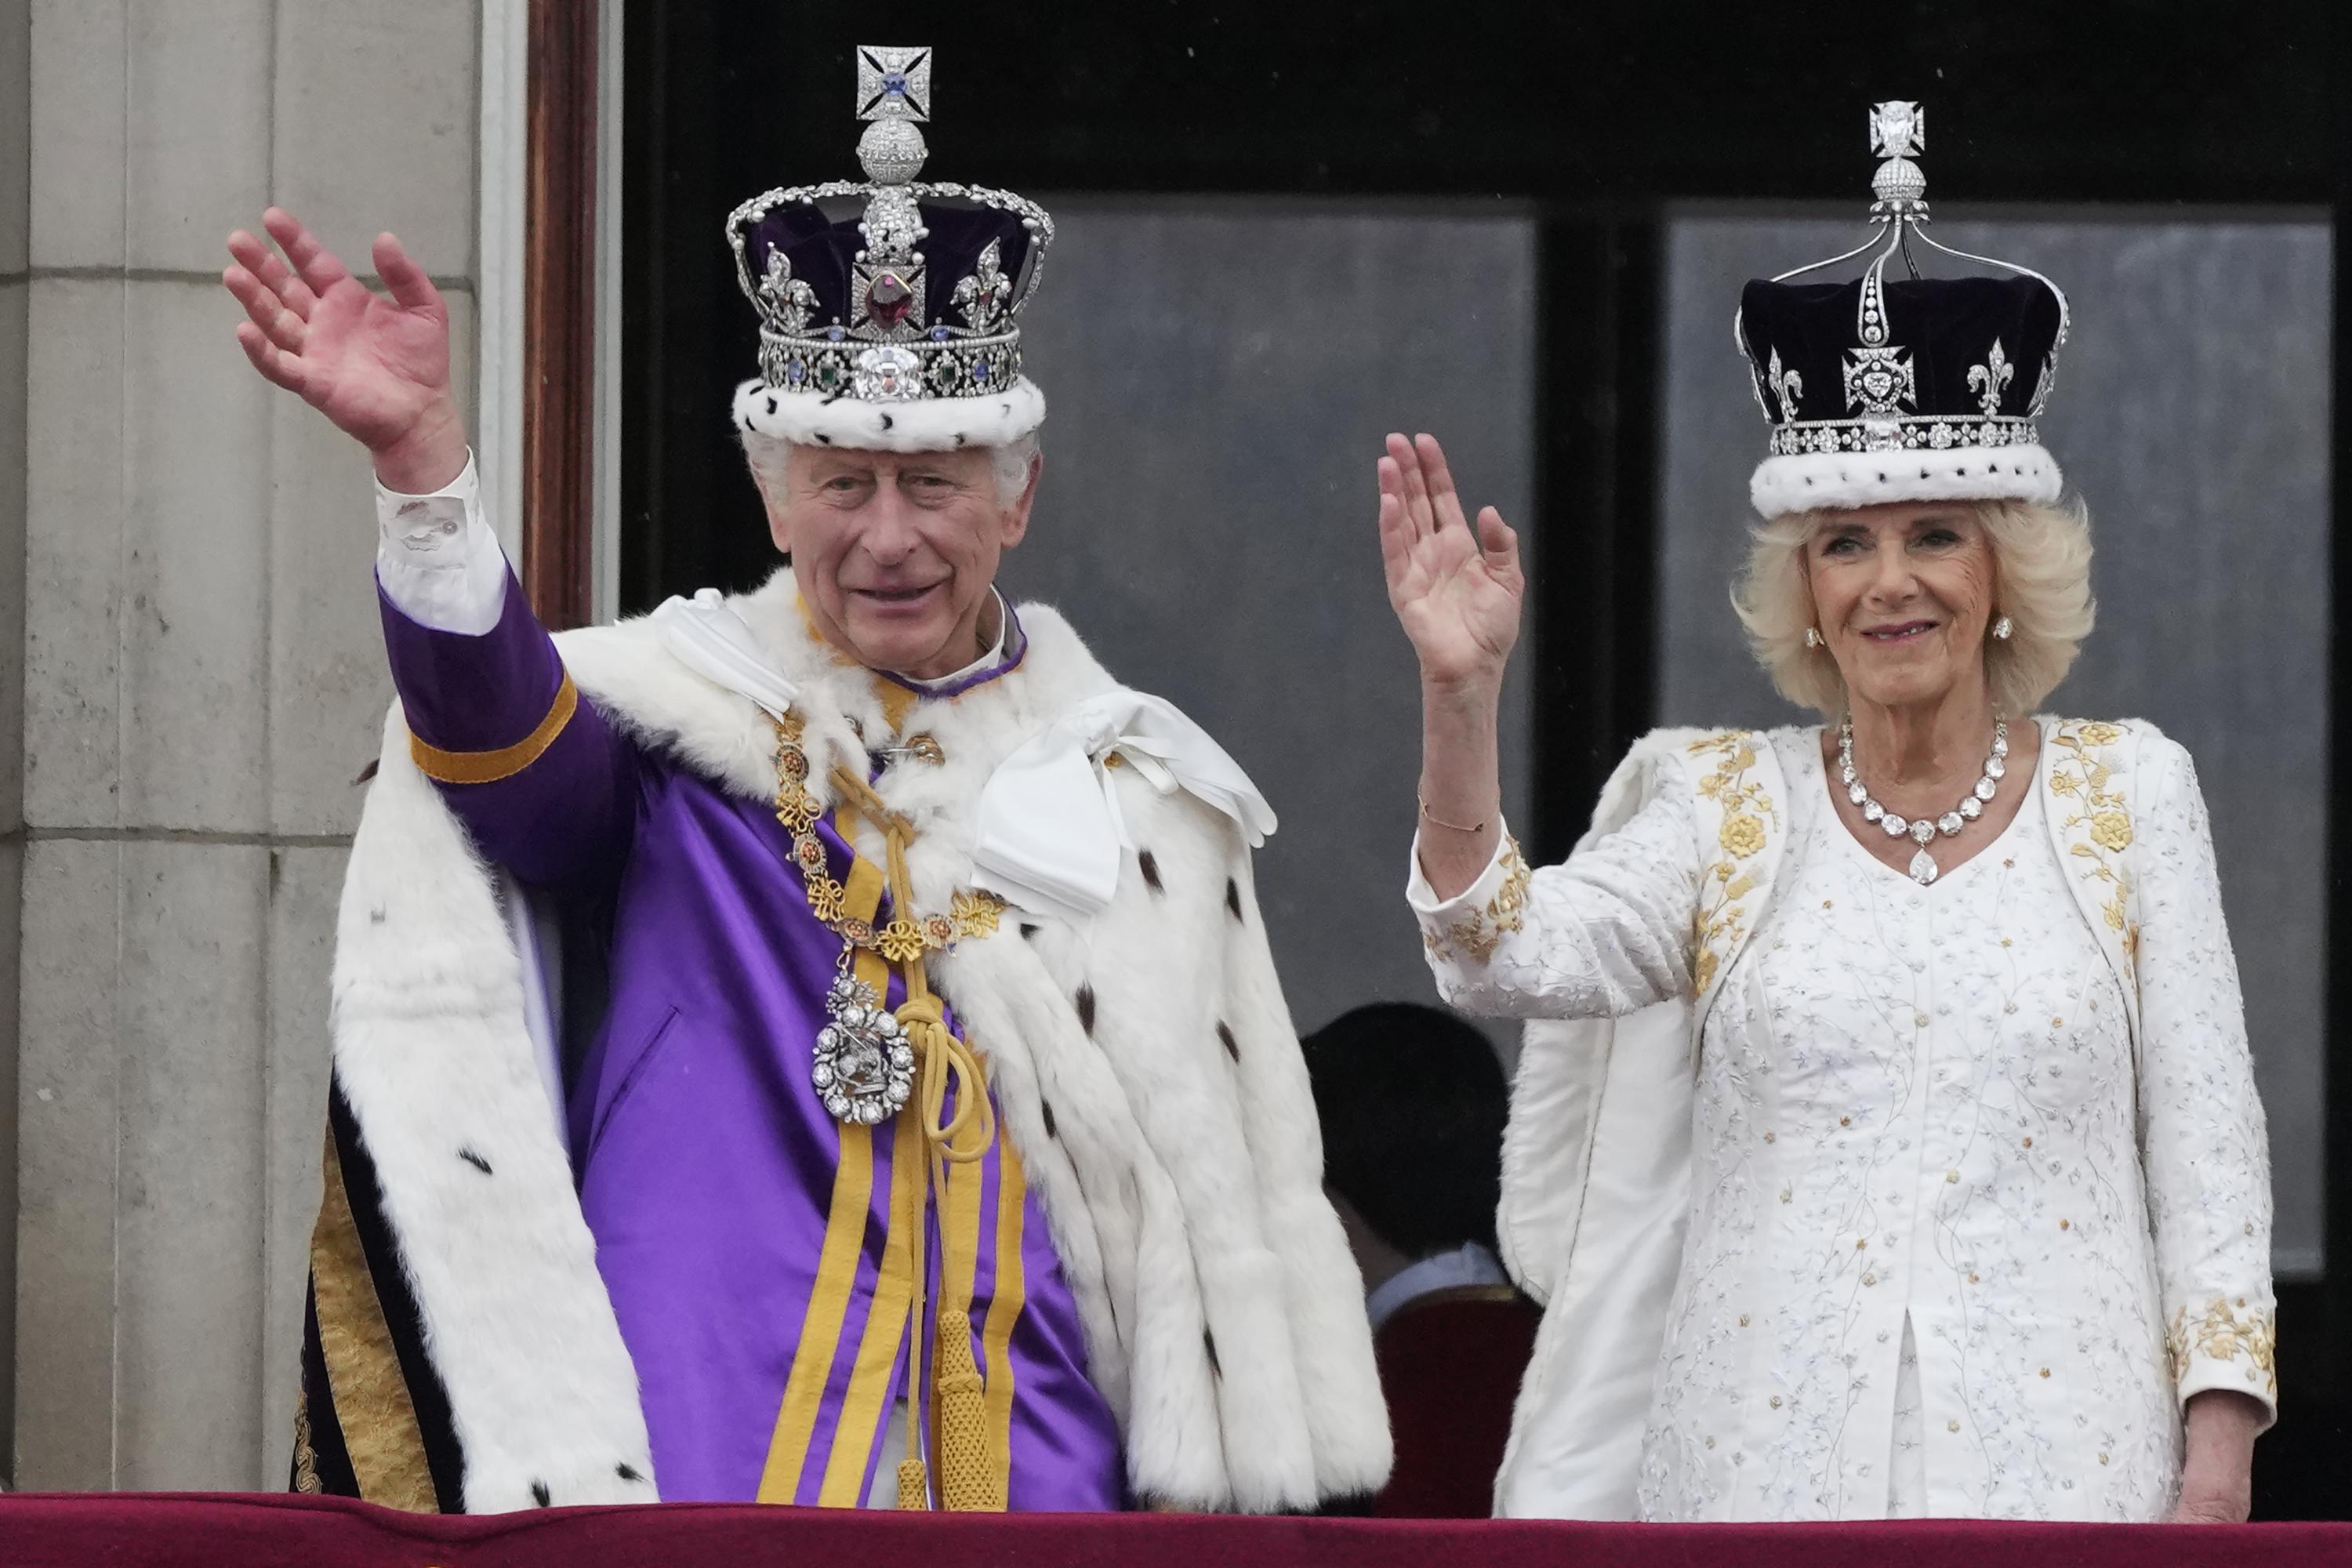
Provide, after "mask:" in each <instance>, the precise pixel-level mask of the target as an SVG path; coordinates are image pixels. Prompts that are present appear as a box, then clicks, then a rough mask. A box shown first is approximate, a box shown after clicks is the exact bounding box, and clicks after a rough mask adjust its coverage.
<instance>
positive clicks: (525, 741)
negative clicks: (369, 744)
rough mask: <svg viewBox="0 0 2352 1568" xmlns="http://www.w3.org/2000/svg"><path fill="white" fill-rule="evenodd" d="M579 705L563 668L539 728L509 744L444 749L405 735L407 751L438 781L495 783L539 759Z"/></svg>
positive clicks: (419, 767) (419, 769) (421, 769)
mask: <svg viewBox="0 0 2352 1568" xmlns="http://www.w3.org/2000/svg"><path fill="white" fill-rule="evenodd" d="M579 708H580V689H579V688H578V687H576V686H574V685H572V672H571V671H570V670H568V669H567V670H565V671H564V672H563V683H562V685H561V686H558V687H557V688H556V689H555V700H554V701H553V702H551V703H550V704H549V705H548V710H547V717H546V718H544V719H541V721H539V728H538V729H536V730H533V731H531V732H530V734H528V735H525V736H524V737H523V738H522V739H521V740H520V741H517V742H515V743H514V744H513V745H511V746H500V747H499V748H498V750H496V751H493V752H445V751H443V750H442V749H441V748H440V747H438V746H432V745H427V744H425V742H423V741H421V740H419V739H417V738H416V737H415V735H411V736H409V737H408V754H409V755H410V756H412V757H414V758H415V759H416V769H417V772H419V773H423V774H424V775H425V777H426V778H428V779H432V780H434V781H435V782H436V783H438V784H496V783H498V782H499V780H500V779H505V778H512V777H513V776H514V775H515V774H517V773H520V772H522V771H523V769H525V768H527V767H529V766H530V764H531V763H535V762H537V761H539V759H540V757H541V755H542V754H543V753H544V752H546V750H547V748H548V747H550V746H551V745H553V744H555V738H556V737H557V736H558V735H561V734H562V733H563V727H564V726H565V725H566V724H569V723H571V722H572V714H573V713H575V712H577V711H578V710H579Z"/></svg>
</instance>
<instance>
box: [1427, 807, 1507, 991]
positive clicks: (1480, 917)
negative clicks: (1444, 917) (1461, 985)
mask: <svg viewBox="0 0 2352 1568" xmlns="http://www.w3.org/2000/svg"><path fill="white" fill-rule="evenodd" d="M1530 875H1532V873H1530V872H1529V871H1528V862H1527V859H1526V858H1525V857H1524V856H1522V855H1521V854H1520V853H1519V841H1518V840H1517V839H1516V838H1512V837H1508V836H1505V837H1504V839H1503V885H1502V886H1501V887H1499V888H1497V889H1495V896H1494V897H1493V898H1492V899H1490V900H1487V901H1486V908H1485V909H1483V910H1471V911H1470V913H1469V914H1468V915H1467V916H1465V917H1464V918H1463V919H1461V920H1458V921H1454V923H1453V924H1452V925H1451V926H1448V927H1447V928H1446V929H1445V931H1444V932H1442V933H1440V932H1436V931H1432V932H1430V933H1428V935H1427V936H1426V937H1424V938H1423V940H1424V941H1425V942H1427V943H1428V945H1429V951H1430V952H1434V953H1437V954H1438V955H1440V956H1441V957H1442V956H1444V954H1445V952H1446V950H1447V949H1448V948H1459V949H1460V950H1461V951H1462V952H1465V953H1467V954H1468V955H1469V956H1470V957H1472V958H1474V959H1475V960H1476V961H1477V962H1479V963H1486V961H1487V960H1488V959H1490V958H1492V957H1494V956H1495V949H1496V948H1497V947H1500V946H1501V945H1502V943H1503V939H1504V938H1505V937H1507V936H1508V935H1510V934H1511V933H1512V932H1513V931H1517V930H1518V929H1519V928H1520V926H1521V925H1522V924H1524V923H1525V921H1526V919H1527V903H1528V878H1529V876H1530Z"/></svg>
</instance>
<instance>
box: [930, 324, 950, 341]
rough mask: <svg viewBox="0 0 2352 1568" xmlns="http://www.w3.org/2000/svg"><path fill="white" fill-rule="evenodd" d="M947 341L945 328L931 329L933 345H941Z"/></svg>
mask: <svg viewBox="0 0 2352 1568" xmlns="http://www.w3.org/2000/svg"><path fill="white" fill-rule="evenodd" d="M947 341H948V330H947V329H946V328H945V327H933V328H932V329H931V342H935V343H943V342H947Z"/></svg>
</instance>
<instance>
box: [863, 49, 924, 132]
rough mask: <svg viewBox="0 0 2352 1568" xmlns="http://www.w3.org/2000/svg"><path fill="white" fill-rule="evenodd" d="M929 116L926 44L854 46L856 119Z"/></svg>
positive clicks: (907, 118) (902, 118) (922, 118)
mask: <svg viewBox="0 0 2352 1568" xmlns="http://www.w3.org/2000/svg"><path fill="white" fill-rule="evenodd" d="M930 117H931V51H930V49H929V47H927V46H921V45H918V46H917V47H913V48H904V49H894V48H885V47H882V46H881V45H879V44H860V45H859V46H858V47H857V118H858V119H860V120H916V121H924V120H929V119H930Z"/></svg>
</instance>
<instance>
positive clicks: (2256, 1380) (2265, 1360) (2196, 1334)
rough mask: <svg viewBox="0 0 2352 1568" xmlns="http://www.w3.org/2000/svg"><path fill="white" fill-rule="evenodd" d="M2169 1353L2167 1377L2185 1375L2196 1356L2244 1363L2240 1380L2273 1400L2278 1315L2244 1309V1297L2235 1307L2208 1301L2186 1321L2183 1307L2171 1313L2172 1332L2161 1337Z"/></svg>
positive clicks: (2220, 1299)
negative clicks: (2169, 1366)
mask: <svg viewBox="0 0 2352 1568" xmlns="http://www.w3.org/2000/svg"><path fill="white" fill-rule="evenodd" d="M2165 1340H2166V1348H2167V1349H2168V1351H2170V1352H2171V1355H2172V1374H2173V1376H2174V1377H2175V1378H2176V1379H2185V1378H2187V1377H2188V1375H2189V1369H2190V1367H2191V1365H2192V1364H2193V1363H2194V1362H2195V1361H2196V1360H2197V1359H2198V1358H2200V1357H2202V1358H2204V1359H2207V1360H2210V1361H2218V1362H2238V1361H2243V1362H2244V1363H2246V1381H2247V1382H2248V1383H2249V1384H2252V1385H2253V1387H2254V1388H2255V1389H2257V1390H2259V1391H2261V1393H2262V1394H2264V1395H2265V1396H2267V1397H2269V1398H2273V1399H2275V1398H2277V1397H2278V1314H2277V1313H2276V1312H2274V1311H2272V1310H2268V1309H2266V1308H2257V1309H2252V1310H2248V1309H2247V1307H2246V1299H2245V1298H2244V1297H2242V1296H2241V1297H2239V1298H2238V1299H2237V1305H2236V1307H2234V1308H2233V1307H2232V1306H2231V1304H2230V1302H2229V1300H2227V1299H2226V1298H2224V1297H2221V1296H2216V1297H2214V1298H2213V1303H2212V1305H2211V1306H2210V1307H2207V1308H2206V1309H2205V1310H2204V1312H2203V1314H2202V1315H2201V1316H2199V1317H2196V1318H2191V1317H2190V1316H2189V1309H2187V1308H2186V1307H2182V1308H2179V1309H2178V1310H2175V1311H2174V1312H2173V1314H2172V1331H2171V1332H2170V1333H2168V1334H2167V1335H2166V1336H2165Z"/></svg>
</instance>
